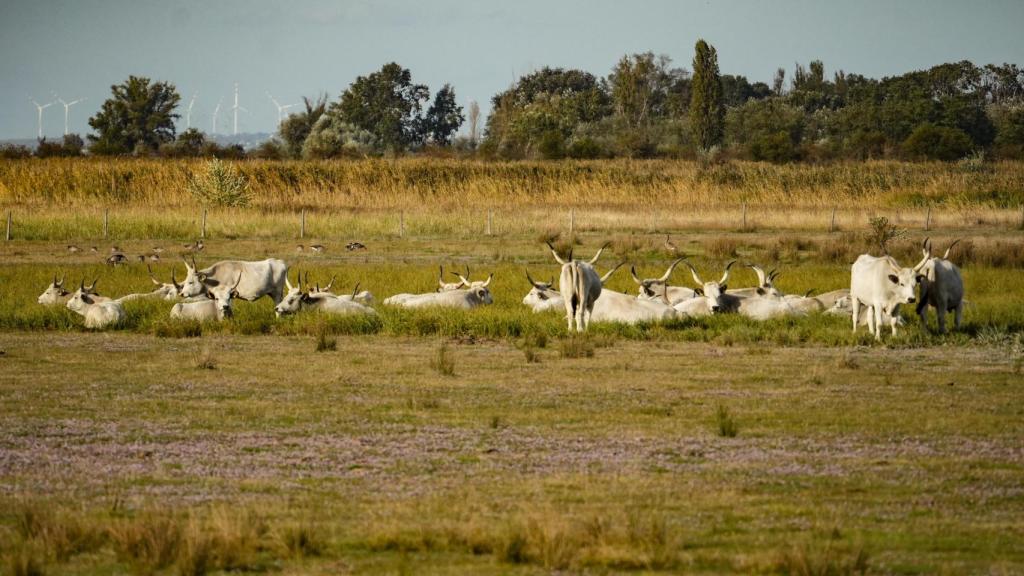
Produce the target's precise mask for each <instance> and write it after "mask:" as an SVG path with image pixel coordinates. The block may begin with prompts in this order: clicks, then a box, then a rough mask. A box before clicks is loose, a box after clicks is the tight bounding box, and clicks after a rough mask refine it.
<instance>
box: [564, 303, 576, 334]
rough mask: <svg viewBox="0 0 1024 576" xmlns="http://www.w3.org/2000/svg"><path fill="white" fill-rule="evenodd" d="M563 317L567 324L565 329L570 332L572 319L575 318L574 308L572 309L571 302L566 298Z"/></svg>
mask: <svg viewBox="0 0 1024 576" xmlns="http://www.w3.org/2000/svg"><path fill="white" fill-rule="evenodd" d="M565 319H566V322H567V324H568V326H567V327H566V330H568V331H569V332H570V333H571V332H572V326H573V324H572V323H573V321H574V320H576V310H574V309H573V306H572V303H571V302H570V301H569V299H567V300H566V301H565Z"/></svg>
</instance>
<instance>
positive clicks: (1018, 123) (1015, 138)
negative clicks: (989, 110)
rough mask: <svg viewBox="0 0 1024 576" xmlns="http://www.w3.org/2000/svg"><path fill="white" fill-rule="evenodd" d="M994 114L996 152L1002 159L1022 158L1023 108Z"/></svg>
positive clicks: (1023, 143) (1023, 142)
mask: <svg viewBox="0 0 1024 576" xmlns="http://www.w3.org/2000/svg"><path fill="white" fill-rule="evenodd" d="M995 112H996V114H995V123H996V129H997V132H996V140H995V146H996V152H997V153H998V154H999V156H1001V157H1003V158H1024V108H1022V107H1019V106H1018V107H1014V108H1010V109H1003V110H999V109H997V110H996V111H995Z"/></svg>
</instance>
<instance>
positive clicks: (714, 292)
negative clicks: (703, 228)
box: [686, 260, 736, 314]
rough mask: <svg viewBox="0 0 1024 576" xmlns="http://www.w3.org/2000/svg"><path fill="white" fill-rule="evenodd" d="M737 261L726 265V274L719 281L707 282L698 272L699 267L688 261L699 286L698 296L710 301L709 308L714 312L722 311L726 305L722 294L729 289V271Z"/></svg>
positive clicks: (687, 263) (687, 264) (695, 289)
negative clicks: (723, 303) (723, 304)
mask: <svg viewBox="0 0 1024 576" xmlns="http://www.w3.org/2000/svg"><path fill="white" fill-rule="evenodd" d="M735 263H736V261H735V260H733V261H732V262H729V264H728V265H726V267H725V274H722V279H721V280H719V281H718V282H705V281H703V280H701V279H700V276H699V275H698V274H697V269H696V268H694V267H693V265H692V264H690V263H689V262H686V266H687V267H689V268H690V274H692V275H693V281H694V282H696V283H697V287H696V288H694V292H696V293H697V295H698V296H703V297H704V298H705V300H707V303H708V309H709V310H711V313H712V314H717V313H719V312H722V311H723V309H724V307H723V306H722V296H724V295H725V292H726V290H728V289H729V285H728V282H729V271H730V269H731V268H732V265H733V264H735Z"/></svg>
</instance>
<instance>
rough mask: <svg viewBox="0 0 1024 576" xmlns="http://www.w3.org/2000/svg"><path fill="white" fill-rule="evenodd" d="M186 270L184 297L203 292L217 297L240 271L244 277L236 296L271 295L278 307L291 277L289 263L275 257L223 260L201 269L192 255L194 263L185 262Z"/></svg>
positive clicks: (183, 287)
mask: <svg viewBox="0 0 1024 576" xmlns="http://www.w3.org/2000/svg"><path fill="white" fill-rule="evenodd" d="M185 269H186V270H187V272H188V274H187V275H186V276H185V280H184V281H183V282H182V283H181V297H182V298H193V297H196V296H199V295H201V294H210V295H213V296H214V297H216V296H217V294H218V293H219V292H222V291H223V290H224V289H225V287H226V286H230V285H232V284H234V282H235V278H237V277H238V275H239V274H241V275H243V276H244V278H243V279H242V280H243V281H242V283H241V284H239V285H238V287H237V288H236V290H237V292H238V294H237V296H236V297H237V298H241V299H242V300H248V301H249V302H253V301H255V300H259V299H260V298H262V297H264V296H270V298H271V299H272V300H273V301H274V305H275V306H276V305H277V304H280V303H281V299H282V298H284V293H285V289H284V282H285V279H286V278H287V277H288V265H287V264H285V263H284V262H283V261H282V260H278V259H276V258H269V259H267V260H260V261H258V262H243V261H239V260H223V261H221V262H217V263H216V264H214V265H212V266H209V267H207V268H204V269H202V270H198V269H197V267H196V261H195V258H193V259H192V265H191V266H189V264H188V261H186V262H185Z"/></svg>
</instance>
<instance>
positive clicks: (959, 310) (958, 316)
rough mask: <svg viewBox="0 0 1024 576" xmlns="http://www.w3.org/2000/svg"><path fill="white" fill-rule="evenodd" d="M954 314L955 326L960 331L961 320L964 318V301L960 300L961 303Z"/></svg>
mask: <svg viewBox="0 0 1024 576" xmlns="http://www.w3.org/2000/svg"><path fill="white" fill-rule="evenodd" d="M953 314H954V316H953V326H954V327H955V328H956V329H957V330H960V320H961V319H962V318H963V315H964V301H963V300H962V299H961V300H960V302H958V303H957V305H956V310H955V311H954V312H953Z"/></svg>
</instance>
